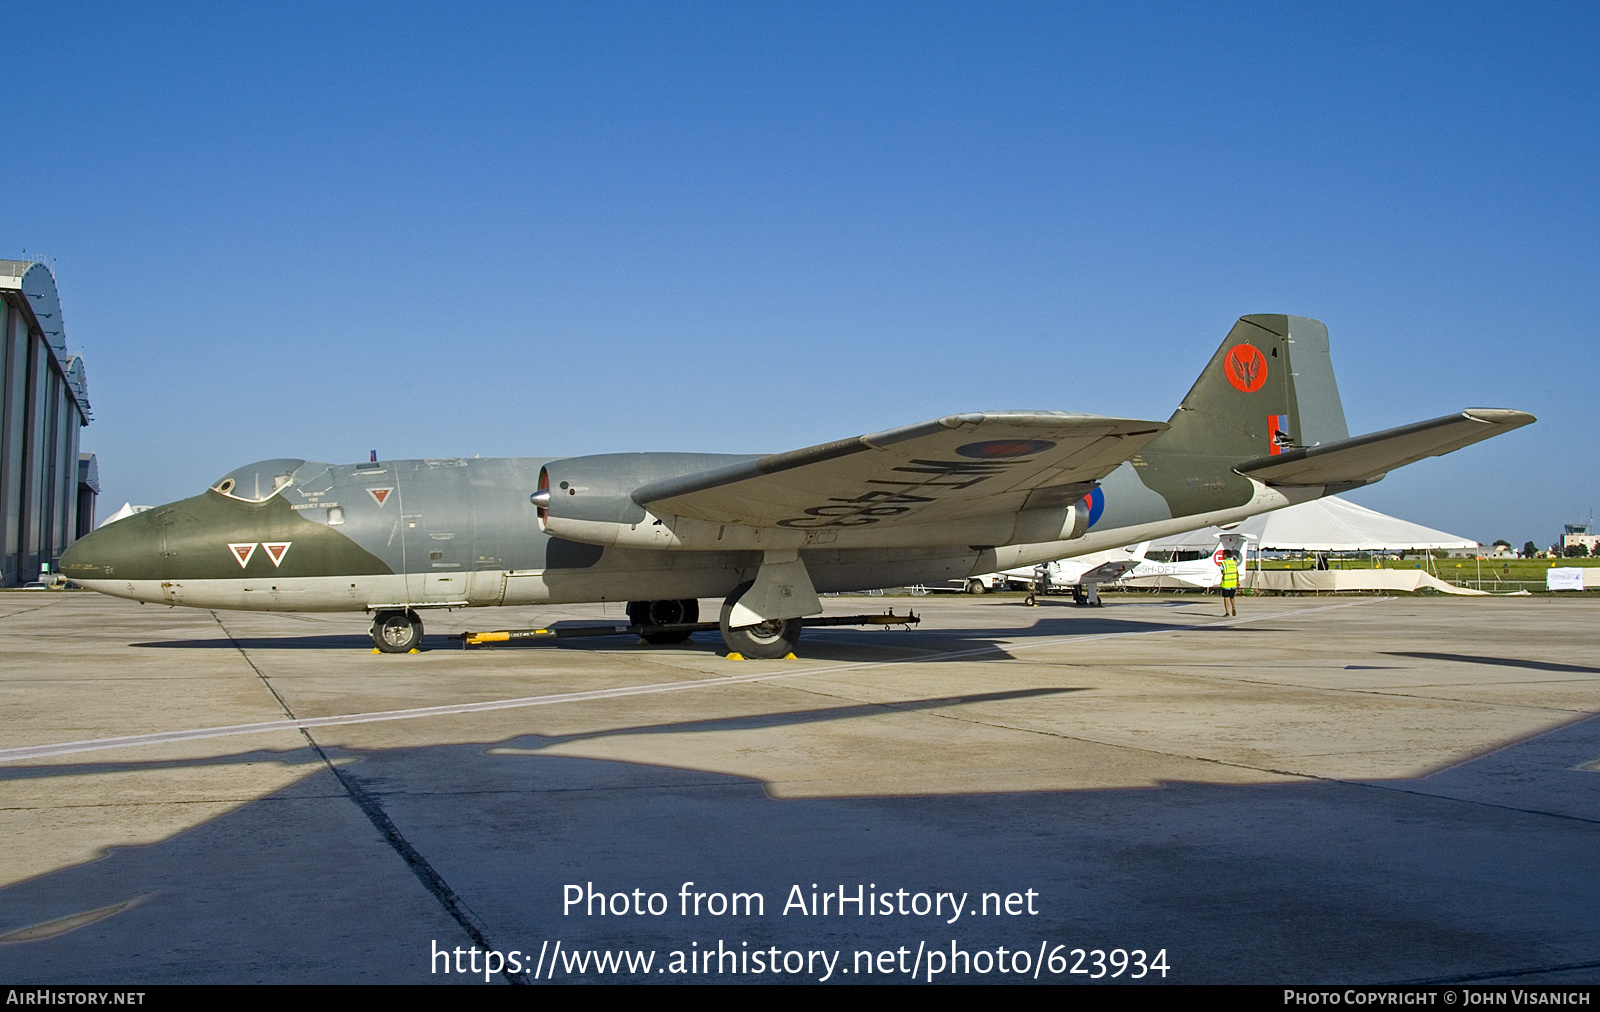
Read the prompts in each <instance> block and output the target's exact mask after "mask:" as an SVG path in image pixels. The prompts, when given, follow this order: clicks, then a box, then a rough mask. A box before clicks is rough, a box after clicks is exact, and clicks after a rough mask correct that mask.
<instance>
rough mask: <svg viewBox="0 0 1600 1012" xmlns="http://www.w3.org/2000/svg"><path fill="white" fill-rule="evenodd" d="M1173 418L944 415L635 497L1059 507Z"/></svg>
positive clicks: (783, 512)
mask: <svg viewBox="0 0 1600 1012" xmlns="http://www.w3.org/2000/svg"><path fill="white" fill-rule="evenodd" d="M1166 429H1167V425H1166V423H1164V422H1151V421H1141V420H1138V419H1131V418H1104V417H1101V416H1098V415H1081V414H1072V413H1069V412H1062V411H989V412H974V413H971V414H964V415H948V416H946V417H944V418H938V419H935V420H933V421H930V422H920V423H918V424H916V425H905V426H901V427H900V428H897V429H889V430H886V431H884V432H874V433H871V434H869V435H865V436H856V437H854V438H852V439H841V440H839V441H838V442H834V443H824V444H822V445H821V446H812V447H807V448H806V449H803V450H792V451H790V452H788V453H778V454H773V455H770V456H766V457H760V458H757V459H755V460H749V461H742V462H739V463H736V464H731V465H728V466H726V467H719V468H714V469H712V470H708V471H700V472H697V473H694V474H687V475H682V476H678V477H674V478H667V479H664V480H662V481H655V482H651V483H649V484H647V485H642V486H640V487H639V488H637V489H635V490H634V492H633V500H634V501H635V502H637V503H639V504H640V505H641V506H645V507H647V508H648V509H650V510H651V511H652V512H655V513H667V514H674V515H677V516H682V517H690V518H693V519H697V520H705V521H709V522H712V523H739V524H746V525H748V526H752V527H791V528H799V529H811V528H818V527H857V526H864V525H867V524H878V523H885V522H887V523H891V524H894V525H896V526H902V525H910V524H923V523H938V522H941V521H947V520H957V519H965V518H968V517H976V516H987V515H992V514H997V513H1014V512H1017V511H1020V510H1023V509H1045V508H1051V509H1054V508H1061V507H1065V506H1068V505H1070V504H1071V503H1072V502H1074V501H1076V500H1077V499H1080V498H1082V497H1083V496H1084V495H1086V494H1087V493H1088V492H1090V491H1092V490H1093V488H1094V485H1095V483H1096V482H1097V481H1099V480H1100V479H1101V478H1103V477H1105V476H1106V475H1107V474H1109V473H1110V472H1111V471H1112V470H1114V469H1115V468H1116V467H1117V465H1118V464H1121V463H1122V462H1123V461H1124V460H1127V459H1128V458H1129V457H1132V456H1133V455H1134V454H1136V453H1138V452H1139V451H1140V450H1141V449H1142V448H1143V447H1144V445H1145V444H1146V443H1148V442H1150V441H1151V440H1152V439H1154V438H1155V437H1156V436H1158V435H1160V434H1161V433H1162V432H1164V431H1166Z"/></svg>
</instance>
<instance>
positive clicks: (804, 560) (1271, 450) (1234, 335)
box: [61, 315, 1534, 657]
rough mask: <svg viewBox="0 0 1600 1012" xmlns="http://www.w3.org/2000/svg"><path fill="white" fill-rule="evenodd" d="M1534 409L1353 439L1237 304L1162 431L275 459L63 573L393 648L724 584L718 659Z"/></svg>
mask: <svg viewBox="0 0 1600 1012" xmlns="http://www.w3.org/2000/svg"><path fill="white" fill-rule="evenodd" d="M1532 421H1534V418H1533V416H1532V415H1529V414H1526V413H1524V412H1521V411H1511V410H1505V409H1488V408H1471V409H1468V410H1465V411H1462V412H1460V413H1459V414H1454V415H1448V416H1446V417H1443V418H1436V419H1432V420H1430V421H1423V422H1417V423H1415V424H1413V425H1406V426H1402V427H1400V428H1397V429H1390V430H1387V431H1384V432H1376V433H1372V434H1370V435H1365V436H1357V437H1355V438H1351V437H1350V435H1349V431H1348V430H1347V428H1346V426H1345V417H1344V408H1343V406H1342V404H1341V403H1340V400H1339V391H1338V387H1337V385H1336V384H1335V382H1334V376H1333V367H1332V363H1331V360H1330V358H1329V355H1328V332H1327V329H1326V328H1325V327H1324V326H1323V325H1322V324H1320V323H1318V322H1317V321H1315V320H1310V319H1306V318H1304V317H1299V316H1280V315H1260V316H1246V317H1243V318H1241V319H1240V320H1239V322H1238V323H1237V324H1236V325H1235V326H1234V328H1233V329H1232V330H1231V331H1230V332H1229V334H1228V336H1227V338H1226V339H1225V340H1224V341H1223V342H1222V346H1221V347H1220V348H1218V349H1217V352H1216V354H1215V355H1213V356H1212V358H1211V361H1210V363H1209V364H1208V365H1207V366H1206V368H1205V370H1204V371H1203V372H1202V373H1201V374H1200V378H1199V379H1198V380H1197V381H1196V382H1195V384H1194V387H1193V389H1191V390H1190V391H1189V394H1188V396H1187V397H1185V398H1184V399H1183V403H1182V404H1180V405H1179V406H1178V409H1177V411H1176V412H1174V413H1173V415H1172V417H1171V418H1169V419H1168V420H1167V421H1165V422H1157V421H1145V420H1140V419H1132V418H1105V417H1100V416H1097V415H1085V414H1075V413H1070V412H1061V411H980V412H972V413H969V414H958V415H947V416H945V417H943V418H938V419H935V420H933V421H929V422H920V423H917V424H914V425H905V426H901V427H899V428H893V429H886V430H884V431H882V432H874V433H871V434H869V435H864V436H857V437H854V438H851V439H842V440H839V441H838V442H834V443H825V444H823V445H821V446H811V447H807V448H805V449H801V450H791V451H789V452H787V453H776V454H772V455H770V456H741V455H727V454H703V453H617V454H600V455H595V456H586V457H549V458H542V457H532V458H520V457H518V458H500V459H483V460H480V459H476V458H474V459H471V460H466V459H445V460H394V461H387V462H382V463H379V462H372V463H364V464H341V465H335V464H323V463H318V462H315V461H307V460H294V459H283V460H268V461H262V462H261V463H258V464H251V465H249V466H247V467H241V468H239V469H238V470H235V471H231V472H229V473H228V474H225V475H223V476H222V477H221V478H219V479H218V480H217V482H216V484H214V485H212V486H211V487H210V488H209V489H207V490H206V491H205V492H204V493H202V494H200V495H198V496H195V497H193V498H190V499H183V500H181V501H179V502H175V503H171V504H169V505H166V506H161V507H157V508H155V509H151V510H148V511H146V512H143V513H139V514H136V515H134V516H130V517H127V518H126V519H123V520H118V521H117V522H115V523H112V524H108V525H107V526H105V527H102V528H101V529H100V530H98V531H95V532H94V533H92V534H90V535H88V536H87V537H85V538H83V539H82V540H80V541H78V542H77V543H76V544H74V545H73V546H72V547H71V548H70V549H68V551H67V553H66V555H65V556H64V557H63V558H62V566H61V568H62V571H63V573H64V574H65V575H66V576H67V577H68V578H69V579H71V580H74V581H76V582H77V583H79V584H81V585H82V586H85V587H89V588H92V589H94V590H98V591H101V592H103V593H106V594H114V595H116V596H119V597H127V598H132V599H134V600H137V601H149V602H155V603H166V604H174V605H190V606H194V607H201V608H241V609H250V610H255V611H367V612H371V613H373V615H374V620H373V624H372V638H373V642H374V643H375V645H376V646H377V647H378V649H380V650H384V651H387V652H404V651H409V650H411V649H412V648H414V647H416V646H417V645H418V644H419V643H420V641H421V637H422V620H421V618H420V617H419V615H420V613H421V612H422V611H424V610H426V609H429V608H461V607H474V606H493V605H527V604H547V603H551V604H554V603H574V602H594V601H626V602H629V604H628V614H629V617H630V619H631V620H632V621H633V622H635V623H636V624H637V625H639V626H641V627H644V628H646V629H647V630H653V631H650V632H648V633H647V635H646V638H647V639H650V640H652V641H654V642H682V641H683V640H684V639H687V638H688V636H689V633H690V631H692V630H688V629H684V628H681V627H682V626H684V625H685V624H687V623H693V622H695V621H697V620H698V617H699V616H698V611H699V607H698V600H699V599H700V598H703V597H712V598H723V599H724V604H723V607H722V613H721V621H720V630H721V633H722V638H723V642H724V644H725V645H726V646H727V647H728V649H729V650H731V651H737V652H739V653H741V654H743V655H745V656H747V657H781V656H784V655H785V654H787V653H789V652H790V651H791V650H792V649H793V648H794V645H795V642H796V640H797V638H798V636H799V633H800V628H801V626H802V624H803V623H802V620H803V619H805V618H806V617H807V616H812V615H817V614H819V613H820V612H821V611H822V605H821V603H820V601H819V600H818V598H817V594H818V592H827V591H851V590H868V589H873V588H878V587H888V586H902V585H913V584H932V583H937V582H941V581H945V580H951V579H961V578H965V577H969V576H974V575H977V574H982V573H993V572H996V571H999V570H1006V569H1013V568H1016V567H1019V566H1027V565H1030V564H1033V563H1037V562H1044V561H1048V560H1051V559H1060V558H1064V557H1068V556H1074V555H1084V554H1088V553H1091V552H1099V551H1104V550H1106V549H1109V548H1116V547H1119V546H1122V545H1127V544H1132V543H1134V542H1138V541H1144V540H1147V539H1151V538H1159V537H1164V536H1167V535H1171V534H1177V533H1180V532H1182V531H1187V530H1193V529H1195V528H1198V527H1205V526H1208V525H1212V524H1227V523H1233V522H1235V521H1239V520H1243V519H1244V518H1246V517H1249V516H1252V515H1254V514H1257V513H1264V512H1267V511H1269V510H1275V509H1279V508H1282V507H1284V506H1289V505H1293V504H1295V503H1300V502H1305V501H1306V500H1309V499H1315V498H1317V497H1319V496H1323V495H1329V494H1333V493H1337V492H1341V491H1344V490H1346V489H1350V488H1353V487H1356V486H1359V485H1365V484H1368V483H1370V482H1374V481H1377V480H1378V479H1380V478H1382V477H1383V476H1384V474H1385V473H1386V472H1388V471H1389V470H1391V469H1393V468H1396V467H1400V466H1401V465H1404V464H1409V463H1412V462H1414V461H1417V460H1420V459H1422V458H1424V457H1428V456H1435V455H1438V454H1441V453H1448V452H1450V451H1451V450H1455V449H1459V448H1461V447H1463V446H1466V445H1468V444H1471V443H1475V442H1477V441H1479V440H1481V439H1487V438H1488V437H1490V436H1493V435H1497V434H1499V433H1502V432H1506V431H1508V430H1510V429H1513V428H1516V427H1518V426H1521V425H1527V424H1528V423H1530V422H1532ZM674 626H678V627H680V628H674ZM663 627H664V628H663Z"/></svg>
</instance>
